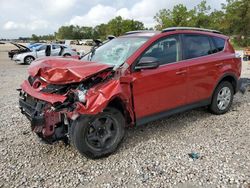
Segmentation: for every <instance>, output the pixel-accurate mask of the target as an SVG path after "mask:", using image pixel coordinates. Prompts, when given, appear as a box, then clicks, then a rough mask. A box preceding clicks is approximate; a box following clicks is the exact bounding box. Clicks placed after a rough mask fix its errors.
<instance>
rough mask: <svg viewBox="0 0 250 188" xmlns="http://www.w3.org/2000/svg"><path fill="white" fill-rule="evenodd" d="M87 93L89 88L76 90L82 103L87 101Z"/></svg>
mask: <svg viewBox="0 0 250 188" xmlns="http://www.w3.org/2000/svg"><path fill="white" fill-rule="evenodd" d="M86 93H87V90H83V91H81V90H77V91H76V93H75V94H76V97H77V99H78V101H80V102H82V103H86Z"/></svg>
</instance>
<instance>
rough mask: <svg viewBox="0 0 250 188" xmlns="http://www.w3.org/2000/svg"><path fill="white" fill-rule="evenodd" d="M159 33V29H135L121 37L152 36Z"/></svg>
mask: <svg viewBox="0 0 250 188" xmlns="http://www.w3.org/2000/svg"><path fill="white" fill-rule="evenodd" d="M160 33H161V32H160V31H153V30H137V31H129V32H126V33H125V34H124V35H122V36H121V37H153V36H155V35H157V34H160Z"/></svg>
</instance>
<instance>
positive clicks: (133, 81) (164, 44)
mask: <svg viewBox="0 0 250 188" xmlns="http://www.w3.org/2000/svg"><path fill="white" fill-rule="evenodd" d="M28 72H29V77H28V79H27V80H25V81H24V82H23V84H22V85H21V89H20V99H19V104H20V108H21V112H22V113H23V114H25V115H26V116H27V117H28V119H29V120H30V122H31V128H32V131H34V132H35V133H36V134H37V136H38V137H40V138H41V139H42V140H44V141H46V142H47V143H53V142H55V141H58V140H64V141H65V142H70V143H72V144H73V145H74V146H75V147H76V148H77V150H78V151H79V152H80V153H81V154H83V155H85V156H87V157H89V158H100V157H103V156H107V155H109V154H111V153H112V152H114V151H115V150H116V149H117V147H118V145H119V144H120V142H121V141H122V138H123V136H124V131H125V127H126V126H135V125H141V124H145V123H148V122H150V121H154V120H157V119H160V118H164V117H167V116H169V115H172V114H175V113H179V112H182V111H186V110H189V109H193V108H196V107H201V106H208V108H209V109H210V111H211V112H212V113H214V114H224V113H226V112H227V111H228V110H229V108H230V106H231V104H232V101H233V96H234V94H235V93H236V92H237V88H238V79H239V77H240V74H241V60H240V59H238V58H236V56H235V52H234V49H233V47H232V46H231V44H230V43H229V38H228V37H227V36H224V35H222V34H221V33H219V32H218V31H213V30H206V29H200V28H183V27H181V28H167V29H165V30H163V31H162V32H157V31H134V32H128V33H126V34H125V35H124V36H121V37H118V38H116V39H113V40H111V41H109V42H107V43H106V44H104V45H102V46H100V47H98V48H96V49H93V50H92V51H91V52H90V53H89V54H87V55H86V56H84V57H83V59H81V60H76V59H68V58H67V59H65V58H44V59H40V60H37V61H35V62H34V63H32V64H31V66H30V67H29V69H28Z"/></svg>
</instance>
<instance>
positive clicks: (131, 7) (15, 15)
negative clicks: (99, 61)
mask: <svg viewBox="0 0 250 188" xmlns="http://www.w3.org/2000/svg"><path fill="white" fill-rule="evenodd" d="M200 2H201V0H192V1H191V0H0V12H1V14H0V38H9V39H13V38H18V37H30V36H31V35H32V34H36V35H44V34H53V33H54V32H55V31H57V29H58V28H59V27H60V26H62V25H70V24H73V25H80V26H96V25H98V24H100V23H107V22H108V21H109V20H110V19H112V18H114V17H116V16H118V15H120V16H122V17H123V18H125V19H135V20H139V21H141V22H143V23H144V24H145V26H146V27H153V26H154V25H155V22H154V19H153V17H154V15H155V14H156V13H157V12H158V11H159V10H160V9H163V8H166V9H172V8H173V6H174V5H176V4H180V3H182V4H184V5H185V6H187V7H188V8H189V9H191V8H193V7H194V6H196V5H197V4H199V3H200ZM225 2H226V0H207V4H208V5H210V6H211V8H212V9H220V8H221V3H225Z"/></svg>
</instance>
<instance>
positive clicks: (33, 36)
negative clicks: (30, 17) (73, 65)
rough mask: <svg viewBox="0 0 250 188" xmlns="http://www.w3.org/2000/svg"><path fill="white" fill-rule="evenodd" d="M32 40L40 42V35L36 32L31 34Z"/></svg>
mask: <svg viewBox="0 0 250 188" xmlns="http://www.w3.org/2000/svg"><path fill="white" fill-rule="evenodd" d="M31 40H33V41H35V42H39V37H38V36H37V35H35V34H32V35H31Z"/></svg>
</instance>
